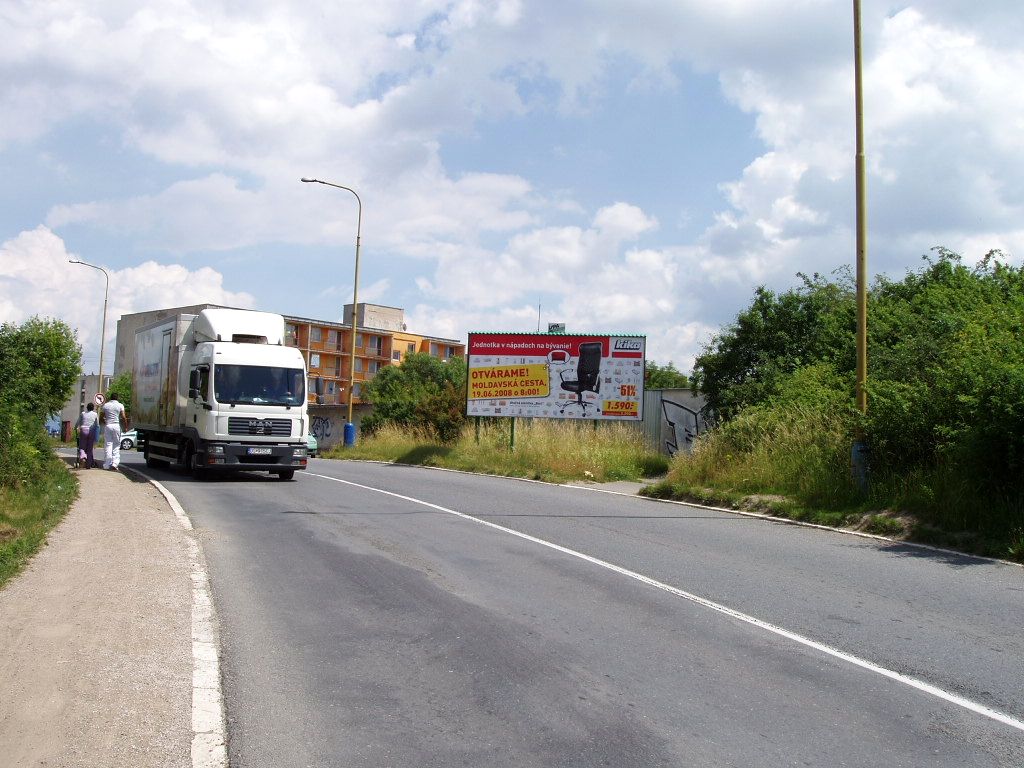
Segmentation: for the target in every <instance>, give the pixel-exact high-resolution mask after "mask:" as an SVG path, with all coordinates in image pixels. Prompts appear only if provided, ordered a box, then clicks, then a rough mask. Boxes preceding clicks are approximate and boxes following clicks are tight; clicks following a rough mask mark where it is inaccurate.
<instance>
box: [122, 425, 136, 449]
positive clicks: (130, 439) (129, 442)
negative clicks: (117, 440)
mask: <svg viewBox="0 0 1024 768" xmlns="http://www.w3.org/2000/svg"><path fill="white" fill-rule="evenodd" d="M135 443H136V435H135V430H134V429H129V430H128V431H127V432H122V433H121V450H122V451H131V450H134V448H135Z"/></svg>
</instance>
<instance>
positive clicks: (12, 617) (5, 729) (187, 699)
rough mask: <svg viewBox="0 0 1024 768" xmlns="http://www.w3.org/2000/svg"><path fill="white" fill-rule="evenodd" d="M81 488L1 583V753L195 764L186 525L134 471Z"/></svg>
mask: <svg viewBox="0 0 1024 768" xmlns="http://www.w3.org/2000/svg"><path fill="white" fill-rule="evenodd" d="M76 474H77V476H78V478H79V481H80V484H81V485H80V497H79V499H78V500H77V501H76V502H75V504H74V506H73V507H72V509H71V510H70V511H69V512H68V515H67V517H66V519H65V520H64V521H63V522H62V523H61V524H60V525H59V526H58V527H57V528H56V529H55V530H54V531H53V532H52V533H51V534H50V537H49V542H48V545H47V546H46V547H44V548H43V549H42V551H40V552H39V554H38V555H36V557H35V558H34V559H33V560H32V562H31V563H30V564H29V565H28V567H27V568H26V569H25V571H24V572H22V574H21V575H19V576H18V577H17V578H16V579H14V580H13V581H12V582H11V583H9V584H8V585H7V586H6V587H5V588H4V589H3V590H2V591H0V690H2V691H3V695H2V696H0V754H3V760H2V762H3V764H4V765H5V766H8V767H9V768H15V767H16V766H17V767H20V766H100V765H102V766H106V767H108V768H121V767H122V766H124V767H125V768H127V767H128V766H132V767H133V768H136V767H139V766H161V768H164V767H173V766H189V765H191V760H190V752H189V750H190V742H191V737H192V731H191V722H190V715H191V709H190V708H191V696H192V647H191V583H190V575H189V557H188V543H189V533H188V532H186V531H185V530H184V529H182V528H181V526H180V525H179V524H178V522H177V520H176V519H175V517H174V514H173V513H172V511H171V510H170V508H169V507H168V505H167V502H166V501H165V500H164V498H163V497H162V496H161V495H160V494H159V493H158V492H157V491H156V489H154V488H153V487H152V486H151V485H150V484H149V483H147V482H145V481H144V480H142V478H139V477H138V476H135V475H132V474H131V473H130V472H105V471H103V470H102V469H94V470H76Z"/></svg>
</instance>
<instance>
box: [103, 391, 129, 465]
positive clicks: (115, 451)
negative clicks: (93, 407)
mask: <svg viewBox="0 0 1024 768" xmlns="http://www.w3.org/2000/svg"><path fill="white" fill-rule="evenodd" d="M100 419H101V420H102V421H103V439H104V440H105V441H106V445H105V446H104V447H103V468H104V469H113V470H117V467H118V465H119V464H120V463H121V427H125V428H127V427H128V419H127V417H126V416H125V414H124V406H123V405H121V403H119V402H117V393H116V392H111V393H110V399H108V400H107V402H105V403H104V404H103V405H102V406H101V407H100Z"/></svg>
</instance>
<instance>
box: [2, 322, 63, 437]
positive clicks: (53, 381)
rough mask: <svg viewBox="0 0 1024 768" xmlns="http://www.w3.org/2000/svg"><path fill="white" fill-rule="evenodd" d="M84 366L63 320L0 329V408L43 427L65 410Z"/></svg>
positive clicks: (27, 323)
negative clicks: (45, 421)
mask: <svg viewBox="0 0 1024 768" xmlns="http://www.w3.org/2000/svg"><path fill="white" fill-rule="evenodd" d="M81 365H82V348H81V347H80V346H79V344H78V339H77V337H76V334H75V332H74V331H72V330H71V328H70V327H69V326H68V325H67V324H66V323H64V322H63V321H61V320H52V319H45V320H41V319H40V318H38V317H32V318H30V319H28V320H26V321H25V322H24V323H22V324H21V325H15V324H13V323H4V324H3V326H0V382H2V386H0V406H3V407H4V409H5V410H6V411H8V412H17V413H24V414H26V415H30V416H32V417H33V418H37V419H38V420H39V422H40V423H42V422H43V420H45V419H46V417H47V416H49V415H50V414H52V413H55V412H57V411H59V410H60V409H61V408H63V407H64V403H65V402H67V399H68V398H69V397H70V396H71V393H72V391H73V390H74V385H75V381H76V380H77V379H78V374H79V371H80V370H81Z"/></svg>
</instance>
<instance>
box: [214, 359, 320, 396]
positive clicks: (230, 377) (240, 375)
mask: <svg viewBox="0 0 1024 768" xmlns="http://www.w3.org/2000/svg"><path fill="white" fill-rule="evenodd" d="M213 392H214V397H215V398H216V400H217V402H219V403H247V404H252V405H299V404H301V403H302V402H303V401H304V400H305V399H306V377H305V376H304V375H303V372H302V369H301V368H271V367H268V366H264V365H217V366H215V367H214V373H213Z"/></svg>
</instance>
